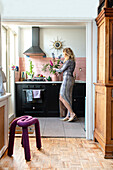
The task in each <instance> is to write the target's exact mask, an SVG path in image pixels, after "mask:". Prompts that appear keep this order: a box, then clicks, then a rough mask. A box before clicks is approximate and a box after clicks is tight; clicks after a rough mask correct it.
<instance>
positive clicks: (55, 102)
mask: <svg viewBox="0 0 113 170" xmlns="http://www.w3.org/2000/svg"><path fill="white" fill-rule="evenodd" d="M59 90H60V85H59V84H50V85H48V86H47V93H46V95H47V97H46V98H47V102H46V104H47V107H46V108H47V113H48V116H53V117H54V116H59Z"/></svg>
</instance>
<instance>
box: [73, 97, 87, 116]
mask: <svg viewBox="0 0 113 170" xmlns="http://www.w3.org/2000/svg"><path fill="white" fill-rule="evenodd" d="M73 111H74V112H75V113H76V114H77V116H78V117H84V116H85V98H84V97H76V98H73Z"/></svg>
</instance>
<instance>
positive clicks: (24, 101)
mask: <svg viewBox="0 0 113 170" xmlns="http://www.w3.org/2000/svg"><path fill="white" fill-rule="evenodd" d="M33 90H40V96H39V97H38V98H33V95H31V96H30V94H29V96H28V93H29V91H30V92H31V93H32V92H33ZM44 96H45V86H39V85H29V86H27V85H25V86H24V87H23V88H22V105H24V106H26V107H27V105H29V104H41V103H44V99H45V97H44ZM29 97H30V100H29Z"/></svg>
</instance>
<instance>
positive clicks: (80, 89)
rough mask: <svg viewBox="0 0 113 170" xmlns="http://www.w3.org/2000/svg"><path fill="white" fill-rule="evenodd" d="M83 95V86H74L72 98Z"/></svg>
mask: <svg viewBox="0 0 113 170" xmlns="http://www.w3.org/2000/svg"><path fill="white" fill-rule="evenodd" d="M84 95H85V88H84V84H79V83H77V84H75V85H74V88H73V96H76V97H77V96H84Z"/></svg>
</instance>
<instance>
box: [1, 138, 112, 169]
mask: <svg viewBox="0 0 113 170" xmlns="http://www.w3.org/2000/svg"><path fill="white" fill-rule="evenodd" d="M41 140H42V150H40V151H39V150H38V149H37V148H36V143H35V138H30V151H31V161H30V162H26V161H25V158H24V149H23V148H22V147H21V138H16V139H15V144H14V154H13V156H12V157H11V158H10V157H8V156H7V154H6V153H5V154H4V156H3V157H2V159H1V160H0V170H27V169H32V170H76V169H78V170H89V169H90V170H100V169H109V170H112V169H113V160H111V159H104V154H103V152H102V151H101V149H100V148H99V144H98V143H95V142H93V141H87V140H86V139H84V138H42V139H41Z"/></svg>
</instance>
